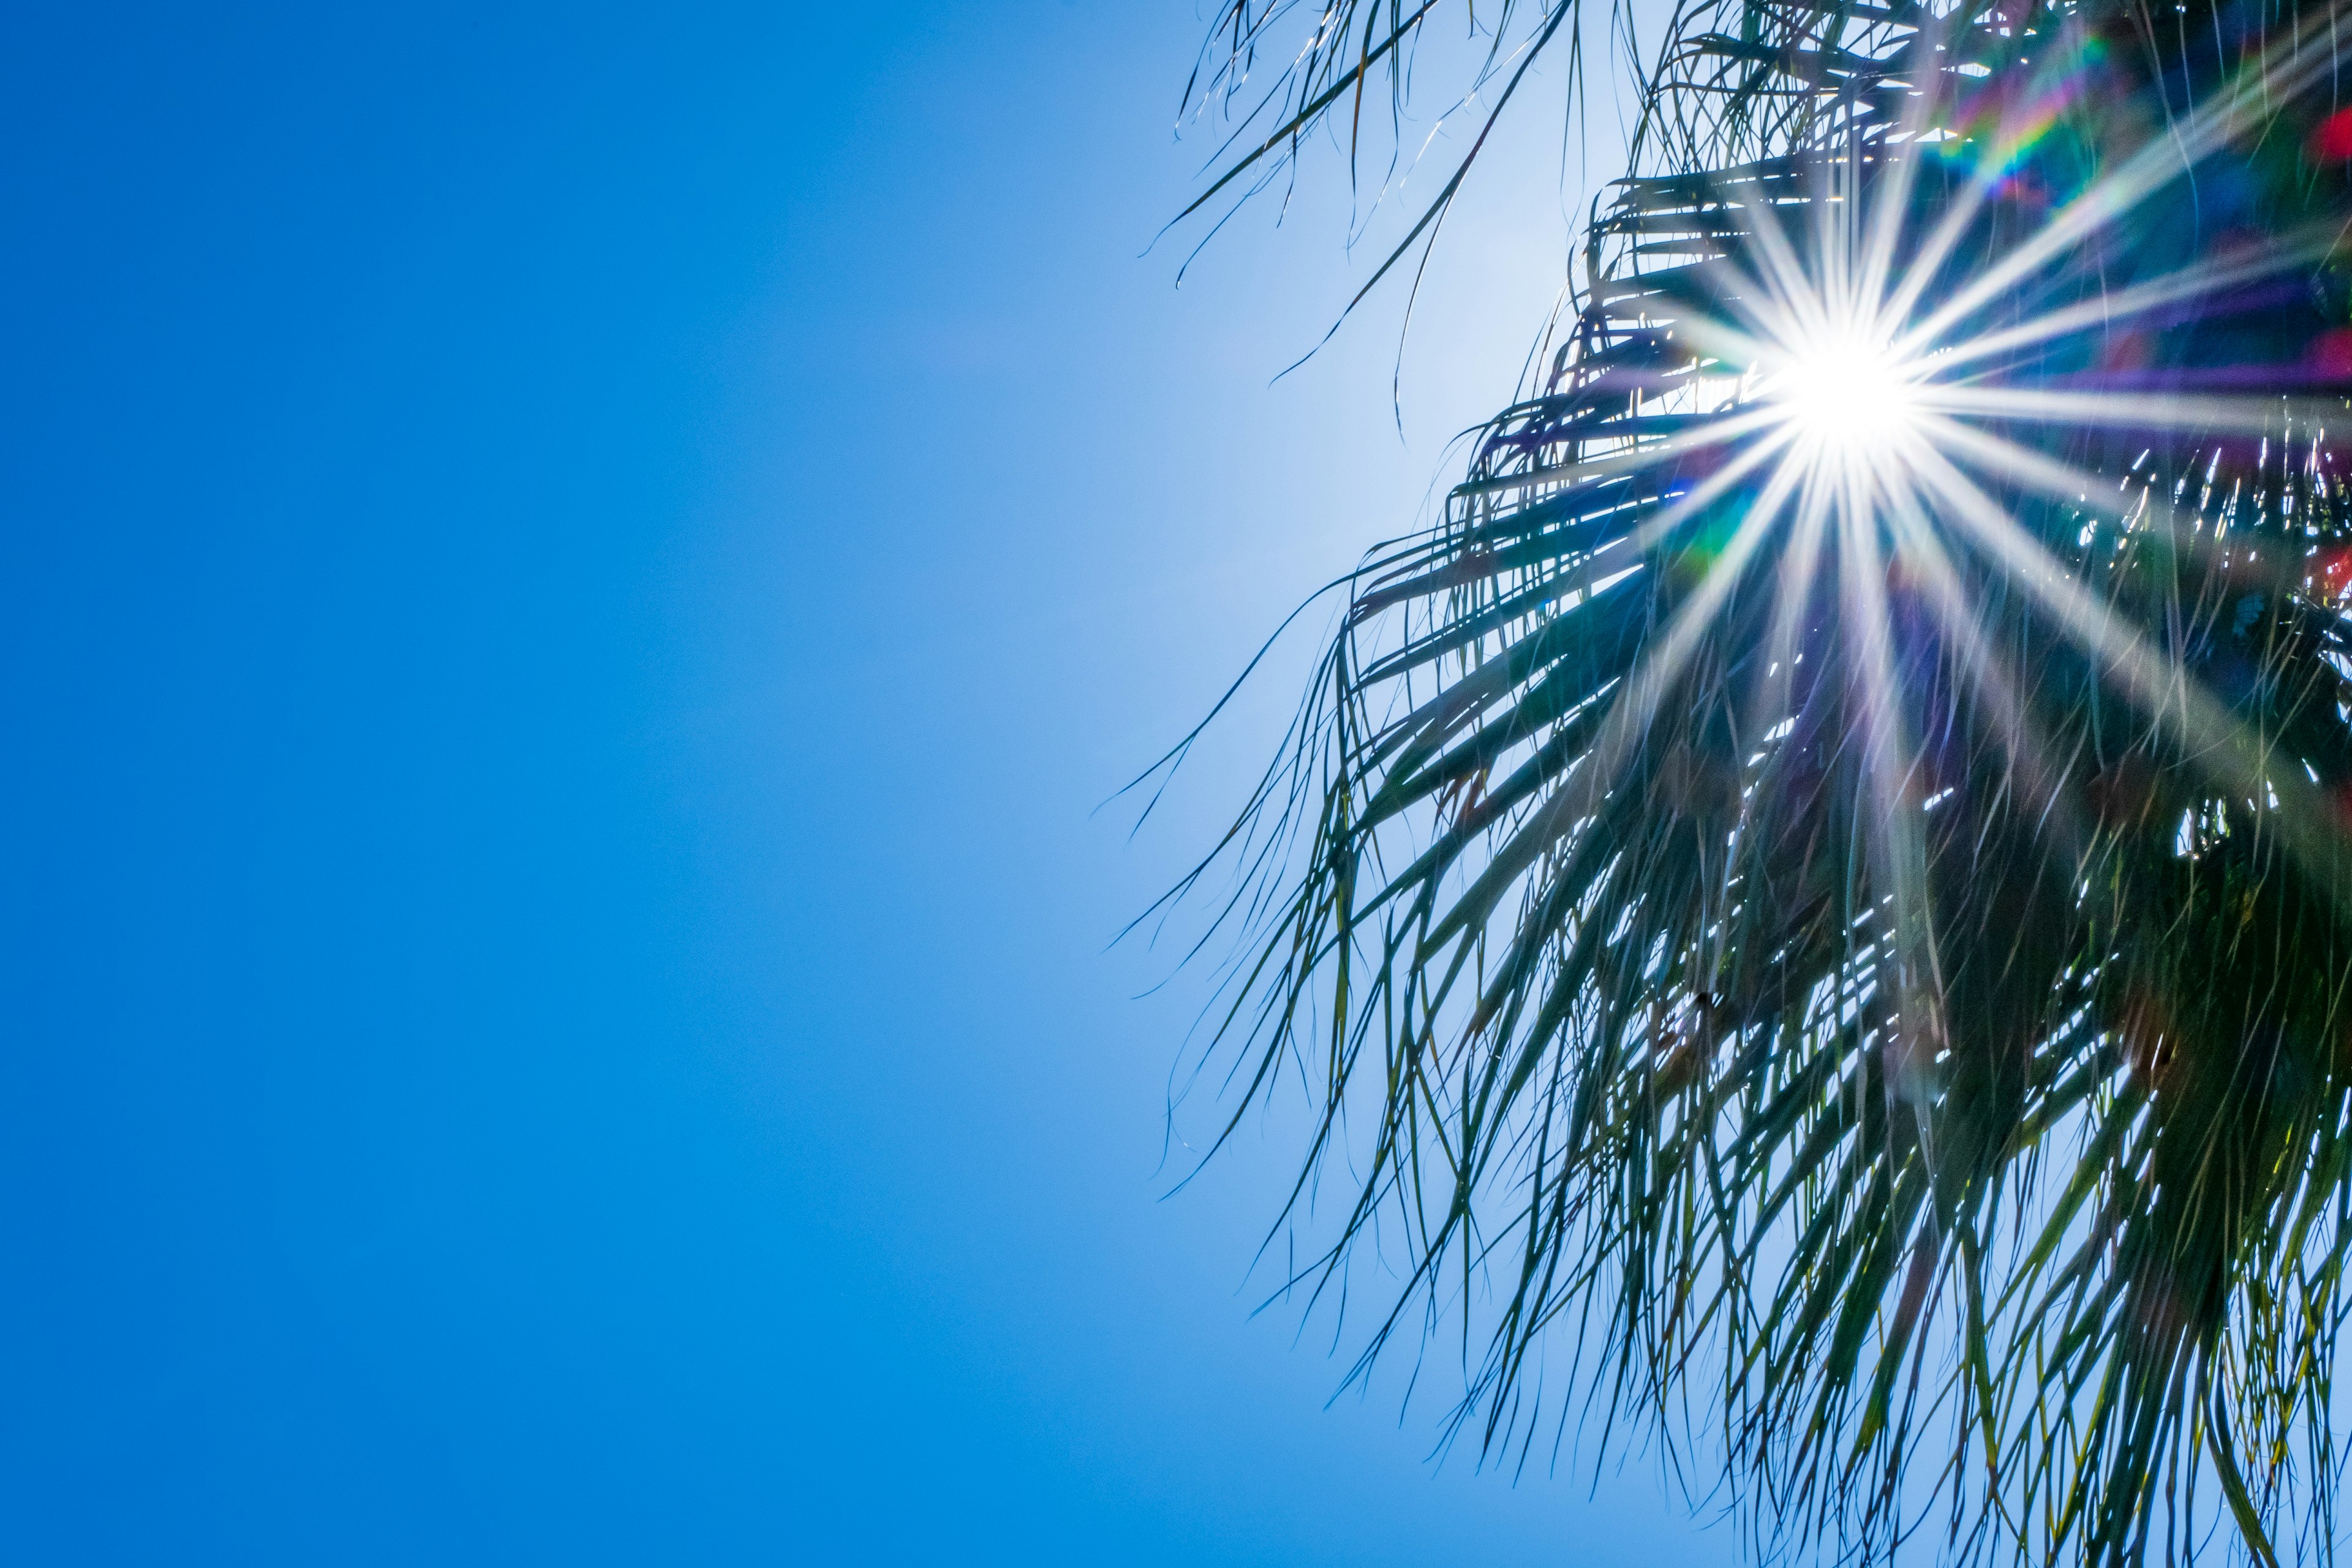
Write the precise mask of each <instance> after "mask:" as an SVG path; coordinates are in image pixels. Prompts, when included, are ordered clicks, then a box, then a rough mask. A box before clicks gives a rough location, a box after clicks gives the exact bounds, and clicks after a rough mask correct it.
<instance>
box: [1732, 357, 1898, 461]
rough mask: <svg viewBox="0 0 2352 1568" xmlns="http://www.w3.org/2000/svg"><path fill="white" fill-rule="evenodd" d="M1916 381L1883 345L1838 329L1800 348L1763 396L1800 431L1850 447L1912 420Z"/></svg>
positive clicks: (1891, 432)
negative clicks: (1783, 410)
mask: <svg viewBox="0 0 2352 1568" xmlns="http://www.w3.org/2000/svg"><path fill="white" fill-rule="evenodd" d="M1915 380H1916V378H1915V376H1914V375H1913V374H1911V369H1910V367H1909V366H1908V365H1906V363H1904V361H1903V360H1902V359H1901V357H1900V356H1898V355H1897V354H1896V353H1895V351H1894V350H1893V349H1892V348H1891V347H1889V346H1888V345H1887V344H1885V343H1883V342H1876V343H1874V342H1871V341H1869V340H1868V339H1867V338H1864V337H1863V336H1861V335H1860V334H1858V333H1855V334H1841V335H1838V336H1834V337H1828V338H1824V339H1823V340H1822V341H1821V342H1817V343H1812V344H1809V345H1806V346H1804V347H1802V348H1801V349H1800V350H1799V351H1798V352H1797V353H1795V354H1794V355H1793V356H1792V357H1791V358H1790V362H1789V363H1788V364H1787V365H1786V367H1785V368H1783V369H1782V370H1781V371H1780V374H1778V375H1776V376H1774V377H1773V378H1772V380H1771V382H1770V383H1769V384H1768V386H1767V388H1766V395H1767V396H1768V397H1769V398H1770V399H1772V400H1773V401H1775V402H1778V403H1780V404H1781V405H1784V406H1785V407H1786V408H1787V409H1788V411H1789V417H1790V420H1791V421H1793V422H1794V423H1795V425H1796V426H1797V428H1798V429H1799V430H1800V431H1801V432H1802V433H1803V434H1804V435H1805V436H1807V437H1811V439H1812V440H1814V441H1816V442H1820V443H1822V444H1823V445H1825V446H1829V447H1844V448H1849V449H1851V448H1857V447H1863V446H1864V445H1866V444H1869V443H1874V442H1883V441H1884V440H1885V438H1886V437H1890V436H1892V435H1894V434H1895V433H1896V432H1897V431H1899V430H1901V429H1902V428H1903V427H1904V426H1906V425H1908V424H1909V423H1910V422H1911V417H1912V415H1913V413H1914V412H1915V411H1916V403H1917V394H1916V387H1915Z"/></svg>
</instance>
